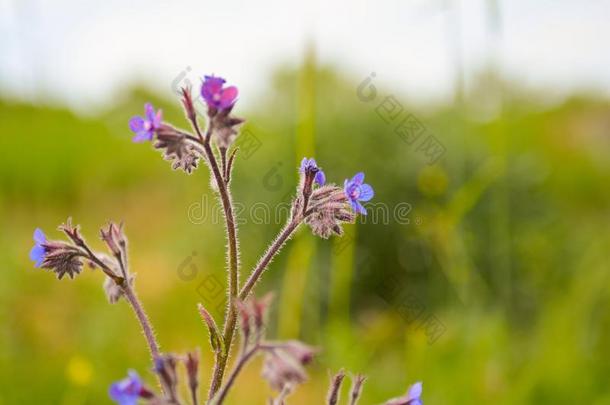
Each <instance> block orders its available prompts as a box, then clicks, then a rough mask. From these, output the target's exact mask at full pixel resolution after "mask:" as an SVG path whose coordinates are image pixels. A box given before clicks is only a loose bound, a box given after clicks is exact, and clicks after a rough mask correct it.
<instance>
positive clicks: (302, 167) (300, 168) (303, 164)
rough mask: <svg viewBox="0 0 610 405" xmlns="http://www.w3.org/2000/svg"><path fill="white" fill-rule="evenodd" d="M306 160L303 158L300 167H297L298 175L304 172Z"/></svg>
mask: <svg viewBox="0 0 610 405" xmlns="http://www.w3.org/2000/svg"><path fill="white" fill-rule="evenodd" d="M307 160H308V159H307V158H306V157H304V158H303V160H301V166H300V167H299V173H304V172H305V167H307Z"/></svg>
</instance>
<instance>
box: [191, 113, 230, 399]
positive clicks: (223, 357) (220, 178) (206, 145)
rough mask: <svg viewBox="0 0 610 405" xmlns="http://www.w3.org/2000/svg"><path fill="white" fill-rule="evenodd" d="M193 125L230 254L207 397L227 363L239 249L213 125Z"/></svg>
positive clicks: (213, 390)
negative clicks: (203, 128) (220, 211)
mask: <svg viewBox="0 0 610 405" xmlns="http://www.w3.org/2000/svg"><path fill="white" fill-rule="evenodd" d="M193 127H194V128H195V131H197V135H198V136H199V138H201V139H203V142H202V143H201V144H202V146H203V149H204V152H205V154H206V156H207V159H208V162H209V164H210V168H211V170H212V174H213V176H214V180H215V181H216V185H217V186H218V194H220V200H221V202H222V207H223V210H224V214H225V224H226V229H227V239H228V256H229V268H228V272H229V274H228V278H229V299H228V300H227V301H228V302H227V315H226V318H225V324H224V330H223V340H224V348H225V349H224V350H221V351H219V352H218V354H217V355H216V358H215V361H214V363H215V364H214V371H213V373H212V382H211V384H210V391H209V393H208V399H210V398H212V397H213V396H214V394H215V393H216V392H217V391H218V389H219V388H220V385H221V384H222V378H223V375H224V371H225V368H226V365H227V358H228V357H229V352H230V350H231V343H232V341H233V334H234V332H235V324H236V321H237V312H236V310H235V306H234V301H235V299H236V298H237V292H238V288H239V286H238V278H239V277H238V272H239V270H238V262H237V257H238V252H237V228H236V226H235V216H234V214H233V203H232V200H231V193H230V191H229V188H228V184H227V183H226V181H225V175H224V174H223V173H221V172H220V168H219V166H218V162H217V160H216V156H215V155H214V152H213V151H212V148H211V146H210V138H211V135H212V130H213V128H212V125H210V126H209V128H208V131H207V133H206V135H205V138H204V137H203V136H202V134H201V132H200V130H199V127H198V126H197V120H196V119H195V120H194V122H193Z"/></svg>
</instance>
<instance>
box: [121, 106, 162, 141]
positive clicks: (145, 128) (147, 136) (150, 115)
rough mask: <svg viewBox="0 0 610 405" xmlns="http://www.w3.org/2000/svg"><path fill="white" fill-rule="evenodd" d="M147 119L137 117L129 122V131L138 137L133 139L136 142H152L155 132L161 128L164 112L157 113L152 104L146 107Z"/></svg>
mask: <svg viewBox="0 0 610 405" xmlns="http://www.w3.org/2000/svg"><path fill="white" fill-rule="evenodd" d="M144 112H145V114H144V115H145V117H140V116H139V115H136V116H135V117H132V118H131V119H130V120H129V129H131V130H132V131H133V132H134V133H135V134H136V136H134V137H133V138H132V141H134V142H144V141H152V139H153V136H154V135H155V131H156V130H157V129H159V127H160V126H161V119H162V117H163V112H162V111H161V110H159V111H157V112H156V113H155V109H154V107H153V106H152V104H150V103H146V104H145V105H144Z"/></svg>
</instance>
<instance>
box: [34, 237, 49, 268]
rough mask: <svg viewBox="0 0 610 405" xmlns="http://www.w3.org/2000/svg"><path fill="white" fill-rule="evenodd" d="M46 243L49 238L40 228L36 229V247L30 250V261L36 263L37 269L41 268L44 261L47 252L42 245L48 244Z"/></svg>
mask: <svg viewBox="0 0 610 405" xmlns="http://www.w3.org/2000/svg"><path fill="white" fill-rule="evenodd" d="M46 241H47V237H46V236H45V235H44V232H42V230H41V229H40V228H36V230H35V231H34V247H33V248H32V250H30V259H32V260H33V261H34V262H35V263H36V267H40V266H41V265H42V262H43V261H44V256H45V254H46V252H47V251H46V249H45V248H44V246H42V244H43V243H46Z"/></svg>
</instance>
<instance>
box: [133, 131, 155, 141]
mask: <svg viewBox="0 0 610 405" xmlns="http://www.w3.org/2000/svg"><path fill="white" fill-rule="evenodd" d="M152 138H153V135H152V132H150V131H146V130H143V131H140V132H138V133H137V134H136V136H134V137H133V138H131V140H132V141H133V142H145V141H151V140H152Z"/></svg>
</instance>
